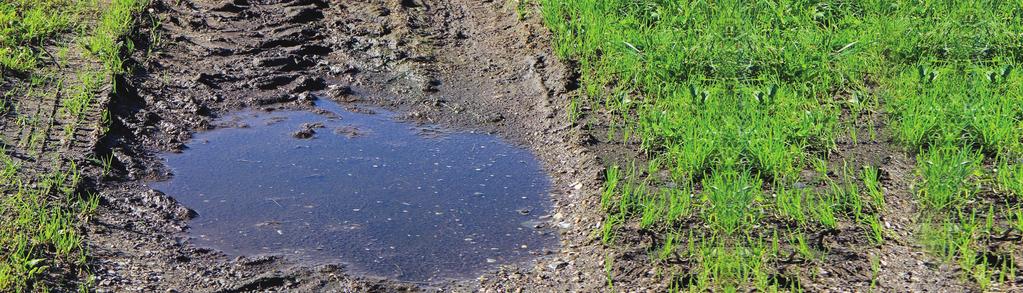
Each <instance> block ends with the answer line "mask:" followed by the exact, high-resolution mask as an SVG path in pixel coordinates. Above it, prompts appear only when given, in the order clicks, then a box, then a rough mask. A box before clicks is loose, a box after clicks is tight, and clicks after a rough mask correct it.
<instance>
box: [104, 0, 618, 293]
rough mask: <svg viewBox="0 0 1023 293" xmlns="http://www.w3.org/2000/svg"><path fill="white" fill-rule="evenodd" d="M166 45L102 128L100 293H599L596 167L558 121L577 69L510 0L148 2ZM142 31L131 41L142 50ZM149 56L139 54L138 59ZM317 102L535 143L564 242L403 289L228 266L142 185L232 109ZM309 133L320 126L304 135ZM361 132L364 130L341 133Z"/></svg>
mask: <svg viewBox="0 0 1023 293" xmlns="http://www.w3.org/2000/svg"><path fill="white" fill-rule="evenodd" d="M151 14H152V16H154V17H157V18H158V19H161V20H162V25H161V26H160V27H159V29H158V31H159V32H160V33H161V34H162V38H163V39H164V40H167V41H165V42H164V43H163V44H162V45H160V46H157V47H155V48H153V50H152V52H154V53H153V55H150V56H145V55H136V56H134V58H133V60H136V61H138V62H137V63H136V64H135V68H134V70H133V74H132V75H131V76H129V77H128V78H125V79H124V80H119V82H118V86H119V88H118V94H117V95H116V96H115V97H114V100H113V101H112V102H111V106H110V110H111V112H112V114H113V117H114V123H113V126H112V129H111V133H110V134H109V135H108V136H107V137H106V138H105V140H104V141H103V142H102V143H101V144H100V146H99V148H98V149H99V150H98V152H99V153H101V155H102V154H110V155H112V156H113V157H114V158H115V160H114V161H115V162H114V167H115V168H114V174H113V175H111V176H108V178H107V180H104V181H101V182H98V183H97V189H98V190H99V192H100V194H101V195H102V204H101V208H100V212H99V215H98V216H97V219H96V220H95V222H94V223H93V224H90V225H89V227H88V228H87V232H88V234H89V240H88V245H89V248H90V250H91V251H92V253H93V257H94V260H93V265H94V267H95V268H96V269H95V274H96V276H97V280H96V284H97V286H98V289H99V291H118V292H121V291H146V292H149V291H168V290H173V291H180V292H194V291H203V292H209V291H223V292H238V291H352V292H364V291H387V292H390V291H432V290H445V291H481V290H482V291H505V290H510V289H513V288H519V289H522V288H528V289H531V290H539V291H594V290H598V288H602V287H603V286H604V282H603V278H602V274H603V273H602V257H601V256H602V255H603V253H602V252H601V250H603V248H601V247H600V246H599V245H597V244H596V243H595V242H593V241H592V240H591V237H590V231H591V229H592V227H593V226H594V225H595V224H596V223H597V222H598V221H599V217H600V215H596V214H593V213H592V212H591V211H592V210H593V209H592V208H593V207H594V206H596V202H595V201H594V199H596V198H597V197H595V196H593V195H594V194H595V192H596V191H597V190H599V186H600V181H599V178H600V176H599V174H600V171H601V164H599V163H598V161H597V160H596V158H595V157H594V156H593V155H592V154H590V153H589V152H588V151H587V150H586V148H585V147H583V146H581V145H579V144H577V143H574V142H573V141H574V140H573V139H572V135H573V133H576V132H575V131H574V130H573V129H574V126H573V125H572V124H570V123H568V117H566V116H565V113H564V111H561V110H560V109H565V108H566V106H567V105H568V96H567V93H568V92H570V91H571V90H572V88H571V87H572V84H573V82H572V81H571V80H570V76H571V74H570V72H571V71H570V68H569V67H567V66H566V65H564V64H562V63H559V62H558V61H557V60H556V58H555V56H554V55H553V53H552V52H551V51H550V49H549V47H548V44H549V39H548V38H549V35H548V33H547V31H546V30H545V29H544V27H543V25H542V24H541V23H539V20H538V19H537V18H536V17H531V18H528V19H526V20H519V19H518V17H517V14H516V11H515V9H514V7H513V5H511V4H509V3H506V2H505V1H493V2H487V1H484V2H477V1H410V0H404V1H344V2H327V1H325V0H297V1H251V0H250V1H244V0H234V1H213V2H212V3H208V2H202V1H190V0H183V1H177V0H175V1H155V2H154V4H153V9H152V11H151ZM147 39H148V38H146V36H139V37H138V38H137V39H136V40H135V41H136V44H138V46H139V47H143V48H145V47H146V46H147V45H152V44H148V43H147V42H146V40H147ZM140 51H141V52H146V51H147V50H140ZM311 94H319V95H324V96H327V98H329V99H332V100H334V101H338V102H341V103H343V105H344V106H345V107H346V108H348V109H347V110H349V111H353V112H360V113H362V112H372V111H367V109H370V108H372V107H367V106H375V107H384V108H387V109H389V110H392V111H395V112H397V113H399V117H398V118H400V119H403V120H408V121H413V122H425V123H431V124H439V125H443V126H446V127H453V128H460V129H469V130H475V131H482V132H488V133H496V134H498V135H499V136H501V137H503V138H505V139H507V140H509V141H511V142H514V143H516V144H520V145H522V146H525V147H527V148H529V149H530V150H531V151H533V153H535V154H536V155H537V156H538V157H539V158H540V160H541V161H542V163H543V168H544V169H545V170H546V171H547V172H548V173H550V174H551V176H552V186H551V197H552V198H553V209H552V211H551V215H550V217H546V218H545V219H544V220H543V221H545V222H547V224H548V225H549V226H551V227H555V226H556V227H560V228H559V231H560V236H561V237H560V238H561V244H562V245H561V248H559V249H556V250H555V251H553V252H552V254H551V255H547V256H543V257H541V258H539V259H537V260H535V261H531V262H529V263H526V264H517V265H508V266H502V267H500V268H498V269H494V270H491V271H489V272H487V273H484V274H483V275H482V276H480V277H479V278H475V279H466V280H461V281H446V282H438V283H411V282H405V283H402V282H397V281H393V280H385V279H379V278H372V277H366V276H361V275H358V274H353V273H351V270H350V269H349V268H347V267H345V266H344V265H338V264H328V265H318V266H309V265H304V264H301V263H299V262H297V261H295V260H292V259H289V258H287V257H281V256H261V257H244V256H242V257H229V256H227V255H225V254H224V253H223V252H220V251H215V250H211V249H205V248H199V247H197V246H195V245H193V243H191V242H189V241H188V240H187V234H186V233H185V231H187V229H188V223H189V222H188V221H189V219H191V218H192V217H193V216H194V215H195V213H194V211H192V210H190V209H189V208H188V207H186V206H184V205H182V204H180V203H178V202H176V201H175V200H174V199H172V198H171V197H168V196H166V195H163V194H161V193H159V192H156V191H152V190H150V189H149V188H147V187H146V186H145V185H144V184H142V181H147V180H160V179H166V178H167V177H168V173H169V171H168V170H167V168H166V167H164V166H163V164H162V162H161V161H160V160H159V158H158V155H157V154H158V153H160V152H166V151H169V152H179V151H182V150H183V148H184V146H185V143H186V142H188V141H189V140H190V139H191V137H192V135H193V133H194V132H197V131H204V130H209V129H211V128H214V126H215V125H214V123H213V122H214V121H215V119H216V118H217V117H222V116H225V115H228V114H229V113H232V112H234V111H238V110H241V109H257V110H263V111H273V110H280V109H312V98H310V97H311ZM308 129H309V130H312V131H314V132H328V131H331V130H329V129H318V128H315V127H310V128H308ZM337 131H339V132H341V133H349V134H350V135H358V133H359V130H357V129H341V130H337Z"/></svg>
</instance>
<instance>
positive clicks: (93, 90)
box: [0, 0, 148, 292]
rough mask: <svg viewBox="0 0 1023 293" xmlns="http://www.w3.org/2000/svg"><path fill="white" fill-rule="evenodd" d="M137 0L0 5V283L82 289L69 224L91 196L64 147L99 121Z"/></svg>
mask: <svg viewBox="0 0 1023 293" xmlns="http://www.w3.org/2000/svg"><path fill="white" fill-rule="evenodd" d="M147 4H148V2H147V1H144V0H113V1H97V0H93V1H89V0H85V1H68V0H45V1H36V0H32V1H29V0H14V1H5V2H3V3H0V72H2V74H0V81H2V84H0V89H2V90H3V97H2V100H0V101H2V103H0V114H2V118H3V122H4V124H5V125H4V126H5V127H4V132H3V142H2V152H0V164H2V170H3V171H2V172H0V192H2V193H3V195H4V196H3V199H2V201H0V291H17V292H21V291H49V290H54V289H55V288H56V290H60V291H64V290H69V289H75V288H76V287H77V289H78V290H82V291H87V290H88V288H89V287H90V285H91V278H90V276H89V275H90V274H89V269H88V265H87V260H88V251H87V249H86V248H85V247H84V246H83V243H82V241H83V238H82V235H81V234H80V232H79V229H80V227H81V224H82V223H83V222H84V221H86V220H87V218H88V217H89V215H90V214H91V213H92V212H93V211H94V210H95V208H96V206H97V205H98V198H97V197H95V196H93V195H90V194H89V193H88V192H86V191H84V190H82V189H81V188H79V184H80V183H81V181H82V176H83V175H82V174H83V168H81V167H80V164H83V163H84V162H81V161H79V160H80V159H75V156H73V155H72V154H69V153H73V152H87V151H86V150H77V149H75V148H74V145H75V142H76V140H82V139H87V138H85V136H84V135H81V134H80V132H81V131H83V129H102V128H103V127H102V126H103V125H101V124H103V123H105V122H104V121H103V119H97V117H98V116H101V115H95V114H94V113H101V112H102V108H103V107H105V102H104V101H105V99H106V98H105V96H103V94H104V93H103V92H101V89H102V88H104V87H106V86H107V85H109V84H110V83H112V82H113V76H114V75H116V74H121V73H123V61H122V60H121V52H122V50H125V49H127V50H131V49H132V46H131V45H130V41H126V40H125V39H124V38H123V36H124V35H125V34H127V33H129V32H130V31H131V30H132V28H133V24H134V20H133V19H134V17H135V16H137V15H138V14H139V13H141V10H142V9H143V8H144V7H145V6H146V5H147Z"/></svg>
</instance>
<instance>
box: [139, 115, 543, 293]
mask: <svg viewBox="0 0 1023 293" xmlns="http://www.w3.org/2000/svg"><path fill="white" fill-rule="evenodd" d="M318 107H319V108H320V109H325V110H327V111H330V112H332V113H335V114H338V115H340V116H341V118H340V119H336V118H330V116H332V115H323V113H320V114H315V113H312V112H307V111H290V112H272V113H266V112H245V113H241V114H238V115H235V116H232V117H228V118H227V119H225V120H224V121H226V122H229V123H231V124H237V125H245V126H243V127H235V128H220V129H216V130H212V131H208V132H202V133H197V134H196V135H195V137H194V138H193V140H192V142H191V143H190V144H189V145H188V147H189V148H188V149H186V150H185V151H184V152H182V153H180V154H167V155H164V156H163V158H164V159H165V161H166V164H167V166H169V167H170V168H171V170H172V171H173V173H174V177H173V178H172V179H171V180H169V181H165V182H151V183H150V184H149V185H150V186H151V187H153V188H154V189H157V190H160V191H163V192H164V193H166V194H167V195H169V196H172V197H174V198H176V199H177V200H178V201H180V202H181V203H183V204H184V205H186V206H188V207H190V208H192V209H194V210H196V212H198V214H199V216H198V217H197V218H195V219H194V220H193V221H192V222H191V229H190V230H189V233H190V236H191V237H192V238H193V240H192V241H193V243H195V244H196V245H198V246H204V247H211V248H214V249H218V250H221V251H224V252H225V253H227V254H229V255H250V256H251V255H259V254H280V255H287V256H288V257H290V258H292V259H297V260H300V261H305V262H309V263H314V264H318V263H346V264H349V265H350V268H351V269H353V270H355V271H362V272H364V273H369V274H372V275H377V276H383V277H390V278H395V279H398V280H405V281H439V280H443V279H447V278H472V277H475V276H476V275H478V273H479V272H480V271H482V270H485V269H489V268H494V267H496V266H497V265H499V264H506V263H514V262H519V261H523V260H526V259H528V258H529V257H531V255H533V254H536V253H538V252H539V251H542V250H544V249H551V248H553V247H555V246H556V245H557V241H556V236H554V235H553V233H552V231H550V230H548V229H538V228H536V227H534V226H536V225H537V223H542V222H543V221H541V220H540V217H541V216H543V215H545V214H546V213H547V211H548V209H549V199H548V195H547V190H548V188H549V184H550V183H549V179H548V177H547V175H546V174H544V173H543V171H542V170H541V168H540V164H539V162H537V161H536V159H535V158H534V157H533V156H532V154H530V153H529V152H528V151H526V150H524V149H521V148H518V147H515V146H512V145H509V144H507V143H504V142H502V141H501V140H500V139H498V138H496V137H494V136H489V135H483V134H474V133H464V132H448V131H444V130H442V129H437V128H424V127H419V126H415V125H412V124H408V123H401V122H396V121H394V120H393V119H392V118H391V116H392V115H391V114H389V113H377V114H360V113H352V112H348V111H345V110H343V109H341V108H340V107H338V105H336V104H333V103H331V102H327V101H321V102H319V104H318ZM307 123H310V124H312V123H322V124H323V125H322V126H323V128H313V130H314V131H315V134H314V135H313V137H312V138H310V139H299V138H296V137H295V136H293V134H295V132H296V131H298V130H300V129H303V128H304V126H310V125H309V124H307ZM306 128H308V127H306Z"/></svg>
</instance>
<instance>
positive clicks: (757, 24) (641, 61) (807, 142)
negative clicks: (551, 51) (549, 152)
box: [539, 0, 1023, 291]
mask: <svg viewBox="0 0 1023 293" xmlns="http://www.w3.org/2000/svg"><path fill="white" fill-rule="evenodd" d="M539 2H540V4H541V6H542V12H543V15H544V18H545V22H546V23H547V25H548V27H550V29H551V30H552V31H553V32H554V35H555V49H556V52H557V53H558V55H559V56H560V57H562V58H565V59H571V60H573V61H575V62H577V64H578V67H579V70H580V72H581V77H580V82H581V85H580V86H581V89H580V92H581V93H582V95H583V97H581V98H579V99H578V100H575V101H573V102H572V104H573V105H574V106H573V107H572V109H570V110H571V111H573V113H570V116H572V117H577V119H578V121H577V122H578V123H579V124H581V125H583V127H584V128H586V127H587V126H589V125H591V124H601V123H605V124H610V125H611V127H609V128H608V130H607V132H606V138H607V140H609V141H612V142H618V143H621V144H622V145H623V147H625V146H632V147H633V148H634V149H637V150H638V151H639V152H641V154H642V155H641V158H642V161H644V162H635V163H632V164H633V165H636V164H640V165H647V166H643V167H636V166H632V167H628V168H624V169H623V168H620V167H618V166H616V165H612V166H610V167H609V169H608V172H607V179H606V181H607V183H606V184H605V187H604V190H603V193H602V199H601V203H602V204H601V205H602V207H603V208H604V211H605V213H606V220H605V224H604V225H603V226H602V228H601V231H600V234H601V238H602V239H603V241H604V243H605V244H606V245H608V246H609V247H614V246H615V245H616V239H617V238H616V237H615V234H616V233H628V231H638V233H640V234H651V235H654V237H653V238H654V239H655V241H654V244H652V245H650V246H651V247H649V248H648V249H649V251H651V262H652V263H654V264H655V266H656V267H657V269H658V271H659V274H661V275H663V276H664V277H665V278H670V279H671V281H668V282H666V283H668V284H670V285H671V288H673V289H678V290H694V291H703V290H707V289H712V290H724V291H735V290H747V289H756V290H758V291H772V290H778V289H791V290H800V286H799V284H798V283H799V282H797V281H785V280H805V279H808V278H809V279H812V278H813V277H814V274H815V273H814V272H815V271H816V270H813V269H806V270H796V271H791V270H787V269H785V268H784V267H783V266H781V265H779V263H780V262H781V261H782V260H783V259H784V262H786V263H792V262H797V263H807V264H814V265H818V266H820V265H825V264H827V261H828V257H827V256H828V254H829V251H828V249H827V248H826V247H822V246H821V245H819V243H820V240H821V237H822V236H821V235H828V234H833V233H846V232H844V231H846V230H843V229H842V227H858V231H859V232H856V233H857V234H859V236H862V237H853V238H857V239H866V241H864V242H863V243H858V242H854V243H844V244H843V245H849V246H853V247H854V248H855V247H860V249H858V250H860V251H867V250H869V249H871V247H875V248H876V247H879V246H881V245H884V243H885V239H886V232H885V227H884V225H883V224H882V223H883V221H882V219H881V213H882V211H884V210H885V209H886V206H885V203H886V199H885V197H886V195H885V194H884V193H883V188H882V187H881V182H880V179H881V174H879V172H878V167H879V166H872V165H861V166H855V165H852V166H851V165H849V164H848V163H845V162H843V161H836V160H837V158H836V156H835V154H837V153H840V152H842V151H843V150H842V147H840V146H838V145H837V144H836V141H837V140H839V139H845V140H851V141H853V142H854V143H853V144H855V142H857V141H859V140H861V139H866V140H878V139H879V138H878V137H879V135H878V134H877V133H875V132H873V129H874V128H875V125H874V123H878V122H881V123H883V122H884V121H875V120H871V119H860V117H861V116H865V115H868V114H875V113H888V117H889V120H890V123H888V124H889V126H888V129H886V130H885V131H887V132H890V133H891V137H892V139H893V141H892V142H890V143H891V144H898V145H901V146H903V148H901V149H905V150H906V151H907V152H908V153H910V154H914V155H916V156H917V157H918V160H917V170H918V173H919V174H918V175H919V179H918V184H917V185H916V186H917V189H916V192H917V194H918V195H919V197H918V201H919V203H920V205H921V208H922V210H924V211H925V212H923V214H921V215H914V216H919V217H921V218H926V219H928V220H925V221H922V223H924V224H923V225H922V227H920V229H921V230H922V231H930V232H934V233H938V235H935V234H934V233H928V232H925V233H922V235H931V236H933V237H931V236H927V237H926V239H920V240H921V241H924V242H927V243H929V244H931V245H929V246H933V247H940V248H944V249H940V251H943V252H942V253H941V254H942V255H944V256H946V257H947V259H948V260H949V261H953V260H956V261H958V263H960V264H962V265H963V266H962V267H963V269H964V270H965V271H967V272H969V273H968V274H969V275H970V276H969V277H970V278H972V279H974V280H975V281H976V283H977V284H979V285H980V287H982V288H987V287H988V285H989V283H990V282H989V281H988V280H990V279H991V276H990V273H991V272H994V271H998V273H999V274H1002V275H1003V277H1001V278H1000V279H1001V280H1005V279H1007V278H1006V277H1005V276H1004V275H1005V274H1009V273H1010V272H1014V271H1015V269H1014V268H1011V269H1007V270H1006V269H1001V270H999V269H997V268H996V269H991V268H989V267H985V266H990V265H992V264H990V263H985V259H987V258H977V257H976V255H974V253H975V252H976V253H980V254H984V253H987V252H988V250H987V249H986V248H984V247H983V245H981V243H977V242H976V241H977V240H978V239H986V238H990V237H989V236H991V235H996V234H997V233H1008V232H1006V231H1010V230H1011V229H1013V228H1011V227H1008V226H1007V225H1005V224H1008V223H1010V222H1011V220H1015V219H1018V217H1014V216H1012V215H1013V214H1012V213H1013V212H1018V209H1017V208H1014V207H1015V206H1018V204H1017V203H1018V202H1019V201H1018V196H1019V194H1018V193H1014V195H1013V196H1012V197H1009V196H995V198H1000V201H999V200H989V201H988V202H987V203H981V202H980V201H978V200H977V198H976V196H974V195H975V194H976V193H977V192H981V191H985V192H987V193H991V194H1008V193H1012V192H1018V190H1019V186H1021V184H1020V183H1019V182H1020V181H1019V180H1020V179H1019V178H1023V175H1019V170H1020V169H1023V168H1019V167H1016V166H1017V164H1018V163H1019V162H1020V160H1021V157H1020V153H1019V152H1020V151H1021V149H1020V148H1019V144H1020V140H1021V136H1020V133H1019V132H1020V129H1021V127H1020V126H1021V124H1020V123H1021V122H1020V119H1021V117H1023V115H1021V114H1023V113H1021V112H1020V111H1021V109H1023V108H1020V106H1019V105H1021V104H1023V103H1020V102H1021V101H1019V99H1020V92H1021V89H1020V88H1019V87H1020V81H1021V79H1020V78H1018V77H1016V75H1013V74H1012V73H1011V71H1012V68H1013V67H1016V66H1018V63H1019V60H1020V59H1019V58H1020V57H1021V56H1020V55H1019V54H1020V53H1021V52H1023V51H1021V47H1020V46H1021V45H1020V44H1019V43H1018V41H1016V40H1017V39H1018V32H1019V31H1023V30H1021V29H1023V28H1021V20H1020V19H1021V18H1020V15H1021V13H1023V12H1021V8H1020V7H1019V5H1018V3H1015V4H1013V3H1010V2H1004V1H971V2H963V3H955V4H953V3H949V2H941V1H937V2H927V3H918V2H914V1H808V2H803V1H794V2H793V1H714V2H685V1H622V0H571V1H553V0H549V1H539ZM1013 32H1016V34H1014V33H1013ZM580 105H586V106H587V107H581V106H580ZM581 108H590V109H593V110H592V111H590V112H589V113H581V114H580V113H575V111H579V110H578V109H581ZM857 123H861V124H862V123H868V124H870V125H869V126H868V127H867V128H868V129H870V130H871V132H870V133H869V137H858V132H856V131H855V128H856V127H861V126H862V125H857ZM594 129H595V128H594ZM847 130H848V131H847ZM601 135H605V134H601ZM996 166H997V169H998V171H997V172H994V171H993V170H994V169H996ZM985 217H986V218H991V219H993V220H991V221H988V222H991V224H986V225H978V226H977V227H978V228H977V229H975V230H969V232H968V233H967V232H964V231H965V230H964V229H966V228H967V227H966V226H969V225H971V224H969V223H979V224H983V223H984V221H982V220H981V219H984V218H985ZM974 218H975V219H978V220H977V221H976V222H971V221H967V220H966V219H974ZM988 226H990V229H994V230H988V228H989V227H988ZM971 227H972V226H971ZM1019 232H1023V231H1015V232H1013V233H1019ZM953 234H954V235H953ZM853 236H856V235H853ZM956 238H959V239H956ZM967 239H969V240H967ZM813 243H817V244H816V245H815V244H813ZM1004 254H1005V253H1002V254H1001V255H1004ZM861 256H862V257H863V258H864V262H866V258H867V256H866V255H865V254H864V255H861ZM873 263H875V261H873V260H871V264H872V267H876V266H874V265H873ZM1009 263H1013V261H1008V262H1003V263H1002V264H1000V265H1002V266H1004V267H1006V268H1008V267H1009V266H1011V265H1009ZM978 276H980V277H978ZM871 286H873V285H871Z"/></svg>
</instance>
